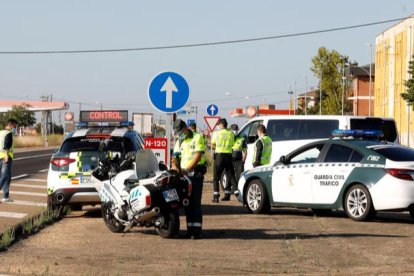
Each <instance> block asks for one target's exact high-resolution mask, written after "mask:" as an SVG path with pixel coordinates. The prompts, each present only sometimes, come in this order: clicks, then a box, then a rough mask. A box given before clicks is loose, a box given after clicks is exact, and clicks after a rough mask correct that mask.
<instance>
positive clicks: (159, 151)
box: [144, 137, 169, 166]
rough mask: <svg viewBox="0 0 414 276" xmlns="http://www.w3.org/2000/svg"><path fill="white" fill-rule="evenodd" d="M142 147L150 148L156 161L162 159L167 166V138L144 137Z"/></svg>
mask: <svg viewBox="0 0 414 276" xmlns="http://www.w3.org/2000/svg"><path fill="white" fill-rule="evenodd" d="M144 147H145V148H146V149H151V150H152V152H153V153H154V154H155V157H157V160H158V162H160V161H162V162H164V164H166V165H167V166H168V165H169V164H168V162H167V161H168V151H167V149H168V139H167V138H159V137H157V138H145V139H144Z"/></svg>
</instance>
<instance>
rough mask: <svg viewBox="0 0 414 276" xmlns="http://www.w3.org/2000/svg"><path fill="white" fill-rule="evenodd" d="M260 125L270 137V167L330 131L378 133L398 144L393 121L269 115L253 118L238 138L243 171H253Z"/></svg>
mask: <svg viewBox="0 0 414 276" xmlns="http://www.w3.org/2000/svg"><path fill="white" fill-rule="evenodd" d="M261 124H263V125H264V126H265V127H266V130H267V135H269V136H270V137H271V138H272V141H273V143H272V158H271V160H270V163H271V164H273V163H275V162H276V161H277V160H279V158H280V156H281V155H286V154H288V153H290V152H291V151H293V150H294V149H297V148H299V147H301V146H303V145H305V144H307V143H310V142H313V141H315V140H318V139H324V138H329V137H330V136H331V134H332V130H334V129H338V128H339V129H365V130H378V129H380V130H382V131H383V132H384V136H385V139H386V140H388V141H390V142H394V143H398V142H399V137H398V131H397V127H396V125H395V121H394V120H393V119H388V118H379V117H361V116H339V115H322V116H318V115H306V116H304V115H297V116H292V115H273V116H262V117H255V118H253V119H251V120H250V121H249V122H247V123H246V124H245V125H244V126H243V127H242V128H241V130H240V132H239V135H241V136H243V137H244V138H245V140H246V142H247V148H248V150H247V157H246V162H245V165H244V169H245V170H247V169H251V168H253V164H252V160H253V155H254V143H255V141H256V140H257V138H258V136H257V132H256V130H257V127H258V126H259V125H261Z"/></svg>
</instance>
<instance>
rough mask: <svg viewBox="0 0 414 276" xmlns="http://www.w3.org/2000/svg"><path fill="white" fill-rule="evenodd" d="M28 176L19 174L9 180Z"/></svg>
mask: <svg viewBox="0 0 414 276" xmlns="http://www.w3.org/2000/svg"><path fill="white" fill-rule="evenodd" d="M28 176H29V175H28V174H21V175H16V176H13V177H12V178H11V179H12V180H15V179H19V178H24V177H28Z"/></svg>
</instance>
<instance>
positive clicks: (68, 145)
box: [60, 137, 134, 153]
mask: <svg viewBox="0 0 414 276" xmlns="http://www.w3.org/2000/svg"><path fill="white" fill-rule="evenodd" d="M105 139H107V138H104V137H93V138H92V137H91V138H88V137H72V138H69V139H67V140H65V141H64V143H63V145H62V147H61V148H60V152H62V153H71V152H75V151H82V152H84V151H99V145H100V143H101V141H102V140H105ZM105 150H106V151H113V152H122V153H125V152H130V151H134V148H133V145H132V143H131V141H130V140H129V139H125V138H123V137H111V138H109V143H108V145H107V146H106V147H105Z"/></svg>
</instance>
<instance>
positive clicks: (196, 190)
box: [172, 119, 207, 239]
mask: <svg viewBox="0 0 414 276" xmlns="http://www.w3.org/2000/svg"><path fill="white" fill-rule="evenodd" d="M173 130H174V134H175V135H176V136H177V137H178V140H177V141H176V142H175V146H174V151H173V157H172V169H173V170H177V171H179V172H181V173H183V174H186V175H187V176H188V177H189V178H190V180H191V183H192V187H193V190H192V193H191V196H190V198H189V199H190V204H189V205H188V206H187V207H185V214H186V217H187V235H186V237H187V238H190V239H199V238H200V235H201V231H202V224H203V213H202V209H201V197H202V193H203V180H204V174H205V173H206V172H207V167H206V158H205V154H204V153H205V150H206V149H205V142H204V138H203V136H202V135H200V134H199V133H197V132H192V131H191V130H190V129H188V128H187V124H186V123H185V122H184V121H183V120H180V119H178V120H176V121H175V122H174V125H173Z"/></svg>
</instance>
